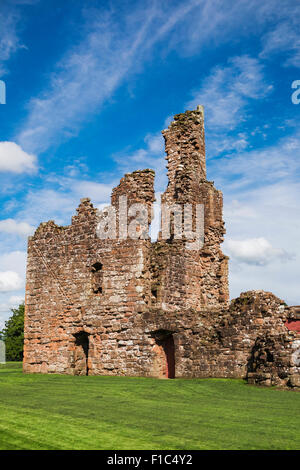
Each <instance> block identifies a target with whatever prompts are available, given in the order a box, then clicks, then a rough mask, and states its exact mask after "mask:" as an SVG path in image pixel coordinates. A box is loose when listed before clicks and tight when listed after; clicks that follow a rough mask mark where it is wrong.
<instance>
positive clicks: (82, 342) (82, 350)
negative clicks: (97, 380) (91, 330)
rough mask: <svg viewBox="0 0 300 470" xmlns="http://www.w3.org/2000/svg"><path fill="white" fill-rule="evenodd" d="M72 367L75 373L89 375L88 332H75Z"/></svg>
mask: <svg viewBox="0 0 300 470" xmlns="http://www.w3.org/2000/svg"><path fill="white" fill-rule="evenodd" d="M74 336H75V351H74V369H75V372H74V373H75V375H89V367H88V358H89V334H88V333H86V332H85V331H79V333H75V335H74Z"/></svg>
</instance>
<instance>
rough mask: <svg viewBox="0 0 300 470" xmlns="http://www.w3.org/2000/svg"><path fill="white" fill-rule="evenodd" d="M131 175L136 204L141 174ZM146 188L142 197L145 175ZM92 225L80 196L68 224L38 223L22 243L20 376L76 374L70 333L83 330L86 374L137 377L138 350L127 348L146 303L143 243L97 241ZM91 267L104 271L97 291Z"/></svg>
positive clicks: (147, 289) (88, 208)
mask: <svg viewBox="0 0 300 470" xmlns="http://www.w3.org/2000/svg"><path fill="white" fill-rule="evenodd" d="M138 177H139V187H138V188H136V192H135V193H134V194H132V195H131V196H132V197H131V199H133V198H135V197H137V199H140V200H142V199H143V184H142V183H143V175H142V174H139V175H138ZM151 178H152V181H153V175H152V177H151ZM145 188H146V193H147V194H148V193H149V192H150V191H149V172H147V174H145ZM117 191H118V190H116V191H115V192H117ZM127 194H128V193H127ZM129 195H130V193H129ZM149 197H150V196H149ZM151 198H152V199H153V187H152V196H151ZM97 222H98V215H97V212H96V210H95V209H94V208H93V206H92V204H91V203H90V201H89V200H88V199H84V200H82V202H81V204H80V206H79V208H78V214H77V215H76V216H75V217H73V219H72V224H71V225H70V226H67V227H58V226H56V225H55V224H54V223H53V222H48V223H46V224H41V226H40V227H39V228H38V230H37V231H36V233H35V235H34V236H33V237H31V238H30V240H29V243H28V268H27V284H26V313H25V352H24V371H25V372H59V373H76V364H75V363H76V357H75V356H76V354H77V353H76V344H75V343H76V338H75V335H76V334H77V333H79V332H81V331H84V332H85V333H86V334H87V335H88V337H89V365H88V367H89V373H90V374H98V373H99V374H106V373H113V374H128V375H136V374H138V375H143V370H142V369H139V368H138V367H137V366H136V360H135V350H136V348H137V347H138V346H137V345H134V346H133V341H135V336H134V333H133V332H132V331H130V330H131V324H132V321H133V318H134V317H135V315H138V314H139V312H140V311H141V310H143V309H144V308H145V306H146V305H147V302H148V301H149V292H150V277H149V266H148V264H149V256H148V253H149V244H150V241H149V240H140V239H138V240H131V239H126V240H100V239H99V238H98V237H97V235H96V226H97ZM95 263H101V264H102V266H103V268H102V270H101V271H102V277H101V278H100V279H102V292H101V293H95V289H94V287H95V286H94V274H93V271H92V268H93V266H94V265H95ZM129 331H130V333H129ZM136 341H137V340H136ZM141 341H144V337H143V338H142V340H141ZM145 354H146V352H145ZM140 356H141V357H142V356H143V351H142V352H141V353H140ZM81 359H82V358H81Z"/></svg>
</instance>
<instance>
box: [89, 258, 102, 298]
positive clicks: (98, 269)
mask: <svg viewBox="0 0 300 470" xmlns="http://www.w3.org/2000/svg"><path fill="white" fill-rule="evenodd" d="M91 271H92V289H93V292H94V294H102V293H103V264H102V263H99V262H97V263H95V264H93V266H92V268H91Z"/></svg>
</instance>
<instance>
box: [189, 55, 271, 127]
mask: <svg viewBox="0 0 300 470" xmlns="http://www.w3.org/2000/svg"><path fill="white" fill-rule="evenodd" d="M271 90H272V85H270V84H268V83H267V82H266V80H265V78H264V73H263V66H262V64H261V63H260V62H259V61H258V60H257V59H255V58H252V57H249V56H247V55H245V56H240V57H234V58H231V59H229V60H228V63H227V64H226V65H224V66H221V65H218V66H217V67H215V68H214V69H213V70H212V72H211V73H210V74H209V76H207V77H206V78H205V79H204V80H203V82H202V84H201V86H200V88H199V89H198V90H196V91H194V93H193V99H192V100H190V101H189V102H188V107H189V108H191V109H195V108H196V106H197V104H202V105H204V108H205V120H206V125H207V127H208V128H209V129H210V130H219V129H221V130H223V129H227V130H230V129H234V128H235V127H236V126H237V125H238V124H239V123H240V122H241V120H245V119H246V113H245V112H246V109H247V105H248V104H249V100H255V99H261V98H262V97H263V96H266V95H267V94H268V93H270V91H271Z"/></svg>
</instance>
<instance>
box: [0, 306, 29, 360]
mask: <svg viewBox="0 0 300 470" xmlns="http://www.w3.org/2000/svg"><path fill="white" fill-rule="evenodd" d="M24 310H25V306H24V304H20V305H19V307H18V308H12V309H11V311H12V313H13V314H12V316H11V317H10V318H9V320H7V321H6V322H5V327H4V328H3V330H2V331H0V339H2V340H3V341H4V342H5V348H6V360H7V361H22V360H23V345H24Z"/></svg>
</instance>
